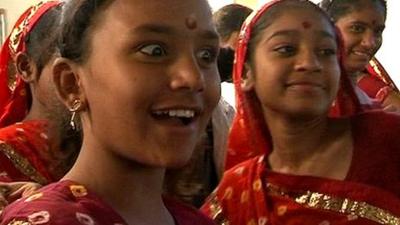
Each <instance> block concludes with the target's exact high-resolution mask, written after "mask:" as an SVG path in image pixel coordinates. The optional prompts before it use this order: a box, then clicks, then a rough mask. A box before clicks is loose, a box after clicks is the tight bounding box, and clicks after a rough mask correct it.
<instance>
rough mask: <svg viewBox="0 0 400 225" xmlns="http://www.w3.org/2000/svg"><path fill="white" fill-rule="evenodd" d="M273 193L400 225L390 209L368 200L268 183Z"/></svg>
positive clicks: (302, 202)
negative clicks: (300, 190) (361, 200)
mask: <svg viewBox="0 0 400 225" xmlns="http://www.w3.org/2000/svg"><path fill="white" fill-rule="evenodd" d="M267 189H268V191H269V193H270V194H272V195H280V196H285V197H288V198H291V199H293V200H294V201H295V202H297V203H299V204H302V205H306V206H307V207H309V208H314V209H322V210H329V211H333V212H337V213H343V214H348V215H354V216H358V217H361V218H364V219H368V220H371V221H374V222H376V223H379V224H388V225H400V218H399V217H396V216H395V215H393V214H392V213H390V212H389V211H386V210H384V209H381V208H378V207H376V206H373V205H370V204H368V203H366V202H359V201H353V200H351V199H348V198H344V199H341V198H337V197H334V196H330V195H326V194H322V193H318V192H311V191H307V192H292V191H288V190H285V189H283V188H280V187H278V186H276V185H273V184H270V183H268V184H267Z"/></svg>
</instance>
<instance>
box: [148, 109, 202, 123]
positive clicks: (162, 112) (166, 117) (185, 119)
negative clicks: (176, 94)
mask: <svg viewBox="0 0 400 225" xmlns="http://www.w3.org/2000/svg"><path fill="white" fill-rule="evenodd" d="M200 112H201V110H200V108H198V107H173V108H163V109H157V110H153V111H152V112H151V115H152V117H153V118H155V119H156V120H160V121H166V122H168V121H169V122H171V123H174V124H178V125H179V124H181V125H188V124H190V123H192V122H193V121H195V120H196V118H197V117H198V116H199V115H200Z"/></svg>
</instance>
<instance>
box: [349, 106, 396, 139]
mask: <svg viewBox="0 0 400 225" xmlns="http://www.w3.org/2000/svg"><path fill="white" fill-rule="evenodd" d="M352 121H353V124H355V125H356V126H359V127H363V128H371V129H370V130H378V131H379V132H389V133H392V134H393V131H400V115H399V114H396V113H386V112H383V111H381V110H375V111H370V112H365V113H361V114H358V115H355V116H353V117H352ZM372 128H373V129H372ZM399 135H400V133H399Z"/></svg>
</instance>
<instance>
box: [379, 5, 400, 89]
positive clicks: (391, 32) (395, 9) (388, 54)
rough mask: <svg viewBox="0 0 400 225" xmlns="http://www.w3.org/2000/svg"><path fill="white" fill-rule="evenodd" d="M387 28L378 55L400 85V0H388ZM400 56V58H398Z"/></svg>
mask: <svg viewBox="0 0 400 225" xmlns="http://www.w3.org/2000/svg"><path fill="white" fill-rule="evenodd" d="M387 4H388V15H387V19H386V29H385V31H384V32H383V44H382V47H381V49H380V50H379V52H378V53H377V54H376V57H377V58H378V59H379V61H380V62H381V63H382V65H383V66H384V67H385V68H386V70H387V71H388V72H389V74H390V76H391V78H392V79H393V80H394V82H395V83H396V84H397V87H399V86H400V26H399V25H400V24H399V22H400V14H399V9H400V1H399V0H388V1H387ZM397 57H399V58H397Z"/></svg>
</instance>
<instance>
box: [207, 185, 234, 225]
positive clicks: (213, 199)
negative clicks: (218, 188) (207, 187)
mask: <svg viewBox="0 0 400 225" xmlns="http://www.w3.org/2000/svg"><path fill="white" fill-rule="evenodd" d="M209 200H210V211H211V218H212V219H213V220H214V222H215V223H216V224H219V225H229V222H228V221H227V220H226V219H225V217H224V215H223V212H222V207H221V205H220V204H219V202H218V198H217V195H216V193H215V192H213V193H211V194H210V197H209Z"/></svg>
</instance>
